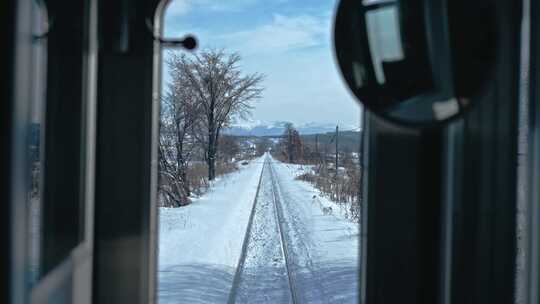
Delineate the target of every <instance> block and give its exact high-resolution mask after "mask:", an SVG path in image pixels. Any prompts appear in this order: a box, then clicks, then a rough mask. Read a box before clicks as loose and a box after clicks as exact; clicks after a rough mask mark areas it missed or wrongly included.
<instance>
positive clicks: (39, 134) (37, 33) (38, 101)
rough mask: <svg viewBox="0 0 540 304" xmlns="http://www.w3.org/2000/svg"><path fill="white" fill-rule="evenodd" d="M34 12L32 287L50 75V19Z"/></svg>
mask: <svg viewBox="0 0 540 304" xmlns="http://www.w3.org/2000/svg"><path fill="white" fill-rule="evenodd" d="M33 3H34V8H33V14H34V19H33V23H34V24H33V36H34V43H33V48H32V60H33V64H32V66H33V73H32V88H33V89H32V93H31V106H30V134H29V139H28V145H29V147H28V151H29V154H30V155H29V156H28V161H29V166H28V168H29V170H30V172H29V184H28V200H27V204H28V206H27V208H26V210H27V221H26V222H27V224H28V227H27V229H28V230H27V231H28V234H29V237H28V238H27V241H28V244H27V248H28V249H27V252H28V257H27V258H28V262H27V268H28V276H27V277H28V281H29V282H28V283H29V284H30V285H33V284H35V283H36V282H37V280H38V279H39V277H40V259H41V238H42V230H43V229H42V219H41V217H42V187H43V176H44V175H43V174H44V160H43V155H44V147H45V142H44V133H45V115H44V113H45V101H46V96H45V95H46V79H47V77H46V74H47V39H46V38H45V33H46V31H47V30H48V18H47V11H46V8H45V7H44V6H43V4H42V3H38V2H36V1H34V2H33Z"/></svg>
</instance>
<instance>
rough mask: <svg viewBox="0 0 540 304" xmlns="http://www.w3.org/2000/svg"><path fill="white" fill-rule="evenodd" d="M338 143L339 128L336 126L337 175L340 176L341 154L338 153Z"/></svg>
mask: <svg viewBox="0 0 540 304" xmlns="http://www.w3.org/2000/svg"><path fill="white" fill-rule="evenodd" d="M338 141H339V127H338V126H336V175H337V174H338V168H339V167H338V164H339V152H338Z"/></svg>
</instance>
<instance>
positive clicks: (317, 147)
mask: <svg viewBox="0 0 540 304" xmlns="http://www.w3.org/2000/svg"><path fill="white" fill-rule="evenodd" d="M315 157H316V158H319V134H315Z"/></svg>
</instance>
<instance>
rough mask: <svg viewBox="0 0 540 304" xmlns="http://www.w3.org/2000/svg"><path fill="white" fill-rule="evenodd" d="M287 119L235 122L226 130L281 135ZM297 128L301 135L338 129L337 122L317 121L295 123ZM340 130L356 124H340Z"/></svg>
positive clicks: (243, 134)
mask: <svg viewBox="0 0 540 304" xmlns="http://www.w3.org/2000/svg"><path fill="white" fill-rule="evenodd" d="M287 123H288V122H287V121H272V122H264V121H249V122H242V123H236V124H233V125H232V126H231V127H229V128H227V129H225V130H224V133H225V134H228V135H233V136H279V135H282V134H283V132H284V131H285V126H286V125H287ZM293 125H294V127H295V128H296V130H298V132H299V133H300V134H301V135H310V134H323V133H328V132H333V131H335V129H336V125H335V124H330V123H317V122H310V123H305V124H298V125H295V124H293ZM339 128H340V130H342V131H347V130H354V129H356V127H355V126H346V125H340V126H339Z"/></svg>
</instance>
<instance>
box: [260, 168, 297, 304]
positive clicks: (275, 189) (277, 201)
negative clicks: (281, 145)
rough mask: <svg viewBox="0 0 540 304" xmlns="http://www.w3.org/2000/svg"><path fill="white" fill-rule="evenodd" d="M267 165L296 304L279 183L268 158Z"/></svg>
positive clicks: (293, 301) (286, 266) (294, 303)
mask: <svg viewBox="0 0 540 304" xmlns="http://www.w3.org/2000/svg"><path fill="white" fill-rule="evenodd" d="M267 167H268V169H269V170H270V179H271V184H272V194H273V195H272V197H273V201H274V206H275V208H276V212H275V215H276V222H277V226H278V230H279V238H280V243H281V250H282V253H283V257H284V259H285V269H286V271H287V278H288V279H289V280H288V282H289V289H290V292H291V299H292V303H293V304H296V303H298V296H297V295H296V283H295V280H294V276H293V274H292V271H291V267H290V258H289V248H288V245H287V242H286V239H285V234H284V232H283V231H284V229H283V222H284V221H283V218H284V216H283V209H282V208H281V200H280V199H279V196H280V195H279V193H280V191H279V189H278V187H279V185H278V184H277V182H276V179H275V173H274V169H273V168H272V162H271V161H270V160H268V163H267Z"/></svg>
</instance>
